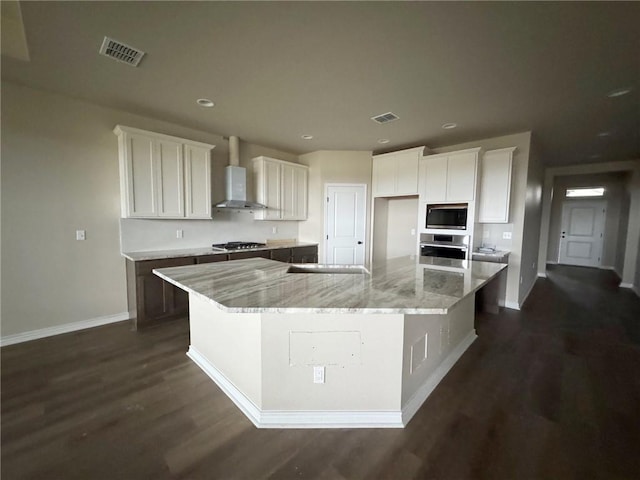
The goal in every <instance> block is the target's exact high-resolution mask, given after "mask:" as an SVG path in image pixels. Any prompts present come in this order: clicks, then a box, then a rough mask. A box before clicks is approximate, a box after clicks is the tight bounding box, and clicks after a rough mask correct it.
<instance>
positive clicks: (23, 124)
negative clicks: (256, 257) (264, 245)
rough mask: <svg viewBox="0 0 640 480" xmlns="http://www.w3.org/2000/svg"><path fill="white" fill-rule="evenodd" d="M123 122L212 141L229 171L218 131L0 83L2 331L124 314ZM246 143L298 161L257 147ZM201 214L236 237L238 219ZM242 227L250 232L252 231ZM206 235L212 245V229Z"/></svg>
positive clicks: (248, 151)
mask: <svg viewBox="0 0 640 480" xmlns="http://www.w3.org/2000/svg"><path fill="white" fill-rule="evenodd" d="M116 124H123V125H128V126H132V127H136V128H142V129H146V130H151V131H155V132H159V133H165V134H169V135H175V136H179V137H184V138H188V139H192V140H196V141H201V142H206V143H210V144H214V145H216V149H214V151H213V158H214V170H217V172H218V174H219V175H223V171H221V170H220V168H219V167H220V166H224V165H225V164H226V162H227V153H226V141H225V140H224V139H223V138H222V137H221V136H220V135H216V134H212V133H208V132H202V131H197V130H193V129H188V128H184V127H181V126H179V125H175V124H170V123H167V122H163V121H161V120H156V119H151V118H146V117H141V116H138V115H132V114H129V113H126V112H123V111H118V110H114V109H109V108H104V107H100V106H97V105H94V104H90V103H86V102H82V101H78V100H74V99H71V98H68V97H64V96H61V95H54V94H50V93H46V92H42V91H39V90H34V89H30V88H27V87H22V86H18V85H15V84H11V83H7V82H2V201H1V207H2V240H1V241H2V253H1V268H2V272H1V283H2V299H1V316H2V333H1V334H2V337H3V338H4V337H5V336H7V335H14V334H19V333H24V332H30V331H33V330H39V329H44V328H55V327H60V326H64V325H67V324H72V323H76V322H85V321H94V320H100V319H105V318H107V319H108V318H114V317H121V316H123V315H126V312H127V296H126V281H125V268H124V267H125V262H124V259H123V257H121V255H120V238H119V233H120V191H119V190H120V186H119V172H118V147H117V137H116V135H115V134H114V133H113V128H114V126H115V125H116ZM243 150H244V153H245V156H252V155H254V154H259V153H261V152H265V153H271V154H274V153H275V154H277V155H280V156H287V155H288V156H289V158H284V159H285V160H286V159H293V160H295V156H292V155H290V154H286V153H284V152H274V151H272V150H267V149H261V148H260V147H256V146H249V147H247V146H246V145H244V149H243V148H242V146H241V154H242V152H243ZM244 160H245V161H246V158H245V159H244ZM214 188H218V187H215V186H214ZM214 195H215V193H214ZM139 222H141V223H140V224H138V225H137V226H135V227H133V228H135V229H137V231H138V233H139V232H140V231H141V232H144V231H145V229H147V226H148V227H149V230H148V232H147V233H152V235H151V237H153V236H155V235H156V234H162V235H164V234H165V233H166V232H170V236H172V237H175V226H176V225H178V224H171V223H168V224H167V223H166V222H163V225H161V224H157V225H156V224H153V227H151V226H150V225H149V223H148V222H149V221H139ZM194 222H197V223H196V224H197V225H198V228H199V229H202V226H203V225H206V224H209V226H210V228H211V231H213V232H214V233H215V234H216V235H217V234H220V235H221V237H217V238H222V237H224V238H225V239H226V238H229V239H231V238H235V237H236V236H237V231H236V229H235V228H234V225H235V222H234V221H233V219H227V222H226V223H225V224H224V226H223V227H222V230H221V229H220V228H216V224H215V220H213V221H194ZM202 222H204V223H202ZM180 223H181V225H183V226H184V229H185V239H186V240H187V242H191V241H192V240H194V237H193V236H192V233H193V235H195V234H196V233H195V230H198V228H195V227H194V231H193V232H191V231H190V230H189V228H190V227H189V225H190V224H186V222H180ZM254 223H255V224H256V225H257V224H259V222H254ZM196 224H193V225H196ZM279 225H280V224H279ZM241 226H242V228H243V229H244V230H241V231H242V232H243V233H246V234H247V235H249V234H251V233H252V232H253V231H254V230H252V226H251V225H250V224H247V223H245V222H242V223H241ZM260 228H263V227H260ZM77 229H83V230H86V232H87V237H86V238H87V239H86V240H85V241H76V240H75V231H76V230H77ZM152 230H153V232H152ZM204 230H206V228H205V229H204ZM293 231H294V232H295V231H296V226H295V224H294V229H293ZM159 232H160V233H159ZM171 232H172V233H171ZM220 232H224V233H220ZM258 232H259V233H260V234H262V232H263V231H262V230H258ZM261 238H262V237H261ZM200 240H201V242H202V246H205V245H207V244H209V243H210V241H211V239H210V237H209V233H204V234H203V237H202V238H201V239H200ZM125 318H126V317H125Z"/></svg>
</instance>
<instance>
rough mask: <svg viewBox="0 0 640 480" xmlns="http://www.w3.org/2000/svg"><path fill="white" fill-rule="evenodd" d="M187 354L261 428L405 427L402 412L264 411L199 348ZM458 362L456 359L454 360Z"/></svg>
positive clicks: (190, 349)
mask: <svg viewBox="0 0 640 480" xmlns="http://www.w3.org/2000/svg"><path fill="white" fill-rule="evenodd" d="M187 356H188V357H189V358H190V359H191V360H193V362H194V363H195V364H196V365H197V366H198V367H200V368H201V369H202V371H203V372H204V373H206V374H207V375H208V376H209V378H211V380H213V381H214V382H215V384H216V385H218V387H220V390H222V391H223V392H224V393H225V394H226V395H227V396H228V397H229V398H230V399H231V401H232V402H233V403H235V404H236V406H237V407H238V408H239V409H240V410H241V411H242V413H244V414H245V415H246V416H247V418H248V419H249V420H251V422H252V423H253V424H254V425H255V426H256V427H258V428H402V427H404V425H403V423H402V413H401V412H400V411H393V410H389V411H375V410H372V411H348V410H347V411H343V410H294V411H280V410H271V411H270V410H261V409H260V408H258V406H256V404H255V403H253V402H252V401H251V399H249V397H247V396H246V395H245V394H244V393H243V392H242V391H240V390H239V389H238V388H237V387H236V386H235V385H234V384H233V383H231V382H230V381H229V380H228V379H227V378H226V377H225V376H224V374H223V373H222V372H220V370H218V369H217V368H216V367H214V366H213V364H212V363H211V362H209V360H207V359H206V358H205V357H204V356H203V355H202V354H201V353H200V352H199V351H198V350H197V349H196V348H194V347H193V346H190V347H189V351H188V352H187ZM454 363H455V361H454Z"/></svg>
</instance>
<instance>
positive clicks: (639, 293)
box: [631, 285, 640, 297]
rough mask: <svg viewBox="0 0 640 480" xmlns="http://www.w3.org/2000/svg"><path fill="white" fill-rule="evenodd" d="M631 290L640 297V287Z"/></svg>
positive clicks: (635, 286)
mask: <svg viewBox="0 0 640 480" xmlns="http://www.w3.org/2000/svg"><path fill="white" fill-rule="evenodd" d="M631 290H633V291H634V292H635V294H636V295H638V296H639V297H640V287H638V286H637V285H634V286H633V287H631Z"/></svg>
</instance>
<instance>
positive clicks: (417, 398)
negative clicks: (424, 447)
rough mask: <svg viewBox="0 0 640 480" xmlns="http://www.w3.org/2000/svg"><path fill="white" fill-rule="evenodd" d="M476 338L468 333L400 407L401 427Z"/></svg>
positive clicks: (474, 334)
mask: <svg viewBox="0 0 640 480" xmlns="http://www.w3.org/2000/svg"><path fill="white" fill-rule="evenodd" d="M476 338H478V336H477V335H476V332H475V331H473V330H472V331H471V332H469V335H467V336H466V337H465V338H464V339H463V340H462V341H461V342H460V343H459V344H458V346H457V347H456V348H454V349H453V350H452V351H451V352H450V353H449V355H447V358H445V359H444V360H443V362H442V363H441V364H440V365H438V367H437V368H436V369H435V370H434V372H433V373H432V374H431V375H430V376H429V378H427V381H426V382H425V383H424V384H423V385H422V386H421V387H420V388H419V389H418V391H417V392H416V393H414V394H413V396H412V397H411V398H410V399H409V401H408V402H407V403H406V404H405V406H404V407H402V423H403V426H404V425H407V423H409V420H411V419H412V418H413V416H414V415H415V414H416V412H417V411H418V410H419V409H420V407H421V406H422V404H423V403H424V402H425V401H426V400H427V397H429V395H431V393H432V392H433V391H434V390H435V388H436V387H437V386H438V384H439V383H440V382H441V381H442V379H443V378H444V377H445V375H446V374H447V373H449V370H451V369H452V368H453V366H454V365H455V364H456V362H457V361H458V360H459V359H460V357H461V356H462V354H463V353H464V352H466V351H467V348H469V347H470V346H471V344H472V343H473V342H474V341H475V340H476Z"/></svg>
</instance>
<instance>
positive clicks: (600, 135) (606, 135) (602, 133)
mask: <svg viewBox="0 0 640 480" xmlns="http://www.w3.org/2000/svg"><path fill="white" fill-rule="evenodd" d="M610 135H611V132H600V133H598V137H600V138H604V137H608V136H610Z"/></svg>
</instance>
